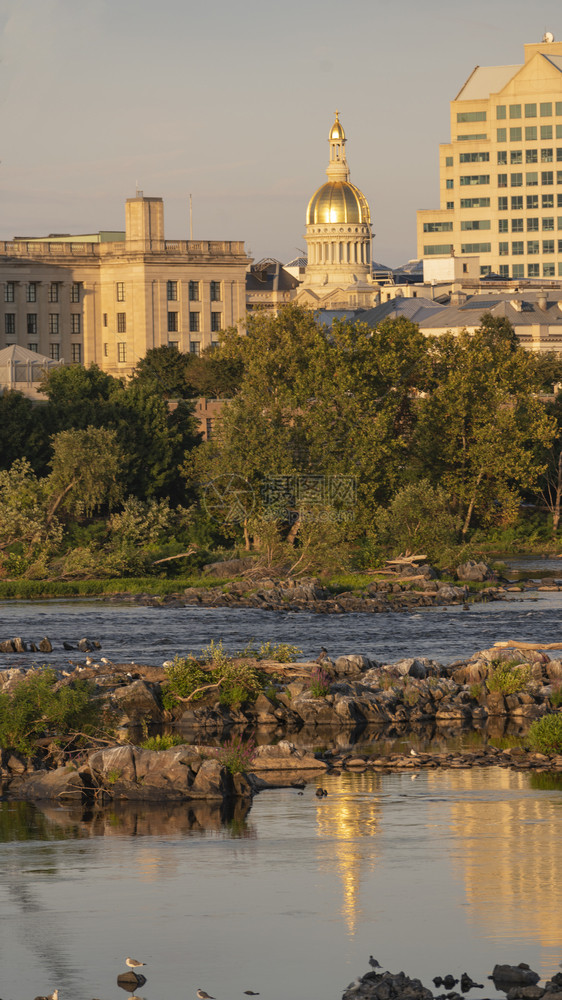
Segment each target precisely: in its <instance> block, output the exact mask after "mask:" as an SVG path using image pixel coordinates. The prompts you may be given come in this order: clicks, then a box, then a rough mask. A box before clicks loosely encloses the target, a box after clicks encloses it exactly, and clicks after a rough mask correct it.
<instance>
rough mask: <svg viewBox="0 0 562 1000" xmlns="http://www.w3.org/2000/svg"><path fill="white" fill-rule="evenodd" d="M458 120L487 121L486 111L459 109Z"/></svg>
mask: <svg viewBox="0 0 562 1000" xmlns="http://www.w3.org/2000/svg"><path fill="white" fill-rule="evenodd" d="M457 121H458V122H485V121H486V112H485V111H457Z"/></svg>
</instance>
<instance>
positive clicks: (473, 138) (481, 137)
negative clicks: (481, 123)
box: [457, 132, 488, 142]
mask: <svg viewBox="0 0 562 1000" xmlns="http://www.w3.org/2000/svg"><path fill="white" fill-rule="evenodd" d="M487 138H488V136H487V135H486V133H485V132H478V133H475V134H474V135H458V136H457V142H481V141H485V140H486V139H487Z"/></svg>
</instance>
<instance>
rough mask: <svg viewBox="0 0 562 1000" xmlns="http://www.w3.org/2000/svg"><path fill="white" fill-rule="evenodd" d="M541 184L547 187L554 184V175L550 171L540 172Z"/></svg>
mask: <svg viewBox="0 0 562 1000" xmlns="http://www.w3.org/2000/svg"><path fill="white" fill-rule="evenodd" d="M541 184H545V185H547V186H548V185H550V184H554V173H553V171H552V170H542V171H541Z"/></svg>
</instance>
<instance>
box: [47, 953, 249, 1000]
mask: <svg viewBox="0 0 562 1000" xmlns="http://www.w3.org/2000/svg"><path fill="white" fill-rule="evenodd" d="M125 965H126V966H127V967H128V968H129V969H132V970H133V972H134V973H135V974H136V970H137V969H140V968H141V967H142V966H144V965H146V962H139V961H138V959H136V958H126V959H125ZM142 982H143V983H144V978H143V979H142ZM140 983H141V980H139V985H140ZM244 994H245V996H247V997H259V993H256V992H255V990H244ZM196 996H197V1000H215V997H213V996H211V994H210V993H207V991H206V990H202V989H201V988H199V989H198V990H197V993H196ZM35 1000H59V991H58V989H57V990H53V992H52V993H49V995H48V996H44V997H35ZM130 1000H140V998H139V997H133V996H132V997H131V998H130Z"/></svg>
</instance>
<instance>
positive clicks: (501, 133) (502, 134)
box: [496, 128, 507, 142]
mask: <svg viewBox="0 0 562 1000" xmlns="http://www.w3.org/2000/svg"><path fill="white" fill-rule="evenodd" d="M496 141H497V142H507V129H506V128H497V129H496Z"/></svg>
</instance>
